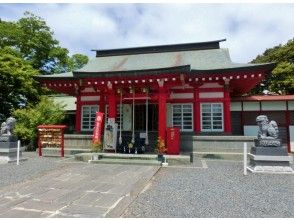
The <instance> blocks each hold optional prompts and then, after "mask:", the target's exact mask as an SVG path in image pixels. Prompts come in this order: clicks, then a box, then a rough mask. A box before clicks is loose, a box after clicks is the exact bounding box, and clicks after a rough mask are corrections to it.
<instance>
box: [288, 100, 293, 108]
mask: <svg viewBox="0 0 294 220" xmlns="http://www.w3.org/2000/svg"><path fill="white" fill-rule="evenodd" d="M288 108H289V110H294V101H288Z"/></svg>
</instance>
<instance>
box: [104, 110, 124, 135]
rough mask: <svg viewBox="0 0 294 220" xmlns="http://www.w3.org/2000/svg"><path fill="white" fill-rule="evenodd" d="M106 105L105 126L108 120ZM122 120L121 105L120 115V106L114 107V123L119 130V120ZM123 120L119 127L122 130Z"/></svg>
mask: <svg viewBox="0 0 294 220" xmlns="http://www.w3.org/2000/svg"><path fill="white" fill-rule="evenodd" d="M108 111H109V110H108V105H106V106H105V124H106V123H107V120H108ZM122 118H123V105H122V107H121V114H120V105H117V106H116V119H115V123H117V129H118V130H120V120H121V119H122ZM123 122H124V121H123V120H122V122H121V126H122V128H123Z"/></svg>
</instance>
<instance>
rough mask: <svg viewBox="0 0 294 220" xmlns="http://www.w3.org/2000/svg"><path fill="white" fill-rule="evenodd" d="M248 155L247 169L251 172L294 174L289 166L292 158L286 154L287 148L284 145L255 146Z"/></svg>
mask: <svg viewBox="0 0 294 220" xmlns="http://www.w3.org/2000/svg"><path fill="white" fill-rule="evenodd" d="M255 143H256V142H255ZM248 155H249V158H250V163H249V166H248V167H247V169H248V170H250V171H251V172H253V173H284V174H294V171H293V169H292V168H291V166H290V162H291V161H293V158H292V156H288V150H287V148H285V147H281V146H279V147H260V146H255V147H252V148H251V150H250V153H249V154H248Z"/></svg>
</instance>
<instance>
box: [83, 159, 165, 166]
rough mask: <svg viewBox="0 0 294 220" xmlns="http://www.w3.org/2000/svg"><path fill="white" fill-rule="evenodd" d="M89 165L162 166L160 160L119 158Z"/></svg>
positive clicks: (94, 161)
mask: <svg viewBox="0 0 294 220" xmlns="http://www.w3.org/2000/svg"><path fill="white" fill-rule="evenodd" d="M88 162H89V163H102V164H127V165H130V164H136V165H146V166H161V162H160V161H158V160H140V159H118V158H102V159H100V160H89V161H88Z"/></svg>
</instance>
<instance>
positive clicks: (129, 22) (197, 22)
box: [0, 3, 294, 63]
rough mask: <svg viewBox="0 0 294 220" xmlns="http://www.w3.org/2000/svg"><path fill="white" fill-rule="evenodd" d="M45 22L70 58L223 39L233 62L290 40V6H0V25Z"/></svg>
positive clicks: (293, 23)
mask: <svg viewBox="0 0 294 220" xmlns="http://www.w3.org/2000/svg"><path fill="white" fill-rule="evenodd" d="M25 11H30V12H32V13H34V14H36V15H38V16H40V17H42V18H44V19H45V21H46V22H47V24H48V25H49V26H50V27H51V29H52V30H53V31H54V35H55V38H56V39H57V40H59V41H60V44H61V45H62V46H63V47H66V48H68V49H69V50H70V52H71V53H72V54H73V53H83V54H87V55H88V56H90V57H94V55H95V54H94V52H91V49H111V48H124V47H135V46H148V45H160V44H176V43H188V42H202V41H211V40H217V39H223V38H226V39H227V41H226V42H224V43H221V46H222V47H227V48H229V50H230V53H231V58H232V60H233V61H235V62H241V63H245V62H249V61H251V60H252V59H253V58H255V57H256V55H258V54H261V53H263V51H264V50H265V49H266V48H270V47H273V46H275V45H278V44H281V43H282V44H284V43H286V42H287V41H288V40H289V39H292V38H293V37H294V4H278V3H273V4H241V3H239V4H200V3H198V4H126V3H125V4H114V3H112V4H93V3H92V4H76V3H75V4H4V3H2V4H0V18H1V19H2V20H10V21H11V20H17V19H19V18H20V17H22V15H23V13H24V12H25Z"/></svg>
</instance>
